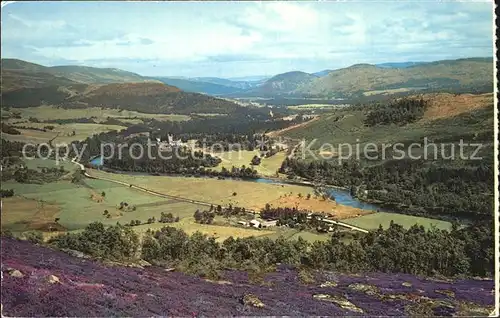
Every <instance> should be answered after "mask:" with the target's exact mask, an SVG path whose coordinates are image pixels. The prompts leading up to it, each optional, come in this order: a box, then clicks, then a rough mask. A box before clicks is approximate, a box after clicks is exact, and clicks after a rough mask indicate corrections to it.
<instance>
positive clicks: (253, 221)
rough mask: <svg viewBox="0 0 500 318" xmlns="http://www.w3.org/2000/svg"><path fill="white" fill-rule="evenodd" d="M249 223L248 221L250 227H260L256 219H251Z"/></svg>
mask: <svg viewBox="0 0 500 318" xmlns="http://www.w3.org/2000/svg"><path fill="white" fill-rule="evenodd" d="M249 223H250V226H252V227H256V228H259V227H260V222H259V221H257V220H252V221H250V222H249Z"/></svg>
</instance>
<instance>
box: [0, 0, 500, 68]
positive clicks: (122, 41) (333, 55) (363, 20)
mask: <svg viewBox="0 0 500 318" xmlns="http://www.w3.org/2000/svg"><path fill="white" fill-rule="evenodd" d="M2 6H3V7H2V13H1V15H2V16H1V26H2V28H1V55H2V57H3V58H7V57H8V58H18V59H22V60H26V61H30V62H34V63H39V64H42V65H46V66H54V65H68V64H75V65H86V66H95V67H112V68H120V69H124V70H127V71H131V72H136V73H139V74H141V75H146V76H186V77H204V76H214V77H225V78H233V77H243V76H252V75H274V74H279V73H284V72H288V71H295V70H299V71H304V72H317V71H321V70H325V69H338V68H342V67H348V66H350V65H353V64H357V63H371V64H376V63H384V62H405V61H436V60H443V59H456V58H465V57H482V56H489V57H492V56H493V39H492V37H493V31H492V30H493V27H492V25H493V22H492V21H493V5H492V2H484V1H483V2H477V1H474V2H473V1H468V2H438V1H425V2H424V1H419V2H417V1H398V2H395V1H385V2H369V1H346V2H325V1H321V2H305V1H304V2H234V1H233V2H121V1H120V2H107V1H106V2H104V1H103V2H80V1H76V2H45V1H43V2H13V3H8V4H7V5H5V6H4V2H2Z"/></svg>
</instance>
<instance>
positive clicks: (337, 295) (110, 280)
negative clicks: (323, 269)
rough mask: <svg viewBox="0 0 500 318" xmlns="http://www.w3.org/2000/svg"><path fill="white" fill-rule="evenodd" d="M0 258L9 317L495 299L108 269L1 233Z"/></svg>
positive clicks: (286, 279) (405, 278) (441, 304)
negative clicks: (258, 283)
mask: <svg viewBox="0 0 500 318" xmlns="http://www.w3.org/2000/svg"><path fill="white" fill-rule="evenodd" d="M1 256H2V305H3V314H4V315H7V316H25V317H26V316H157V315H169V316H194V315H197V316H198V315H204V316H229V315H240V316H241V315H247V316H250V315H259V316H262V315H264V316H269V315H293V316H299V315H300V316H302V315H328V316H336V315H351V316H353V315H369V316H374V315H395V316H402V315H426V316H429V315H431V316H432V315H451V314H462V315H474V316H484V315H487V314H489V313H490V312H491V311H492V310H493V302H494V296H493V293H492V290H493V288H494V283H493V281H491V280H456V281H437V280H430V279H424V278H417V277H415V276H411V275H394V274H392V275H391V274H380V273H378V274H377V273H375V274H366V275H343V274H333V273H328V274H322V275H317V277H316V282H314V283H309V284H307V285H305V284H303V283H301V282H300V280H299V278H298V276H297V274H296V272H295V271H293V270H290V269H287V268H284V267H282V268H281V269H279V270H278V271H277V272H275V273H272V274H269V275H268V276H267V277H266V278H265V283H264V284H262V285H255V284H251V283H249V282H248V274H247V273H245V272H237V271H232V272H226V273H225V274H224V276H225V278H224V281H219V282H210V281H206V280H203V279H201V278H196V277H191V276H187V275H184V274H181V273H177V272H166V271H164V270H163V269H160V268H154V267H147V268H145V269H140V268H130V267H109V266H105V265H103V264H100V263H97V262H95V261H91V260H89V259H83V258H76V257H72V256H69V255H68V254H65V253H63V252H60V251H55V250H51V249H48V248H45V247H39V246H35V245H32V244H31V243H28V242H23V241H16V240H13V239H6V238H2V251H1Z"/></svg>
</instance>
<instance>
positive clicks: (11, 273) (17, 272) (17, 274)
mask: <svg viewBox="0 0 500 318" xmlns="http://www.w3.org/2000/svg"><path fill="white" fill-rule="evenodd" d="M9 275H10V276H12V277H17V278H21V277H24V274H23V273H21V272H20V271H18V270H17V269H13V270H11V271H10V272H9Z"/></svg>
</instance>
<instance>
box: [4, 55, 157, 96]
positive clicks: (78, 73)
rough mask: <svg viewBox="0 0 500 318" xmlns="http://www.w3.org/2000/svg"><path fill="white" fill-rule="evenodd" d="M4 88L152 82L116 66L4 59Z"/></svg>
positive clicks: (7, 89) (8, 89) (5, 89)
mask: <svg viewBox="0 0 500 318" xmlns="http://www.w3.org/2000/svg"><path fill="white" fill-rule="evenodd" d="M1 67H2V79H3V80H2V91H3V92H5V91H10V90H15V89H20V88H36V87H43V86H50V85H71V84H75V83H85V84H92V83H97V84H105V83H131V82H150V81H153V80H151V79H149V78H147V77H144V76H141V75H139V74H136V73H132V72H127V71H124V70H120V69H117V68H97V67H88V66H78V65H63V66H52V67H48V66H43V65H39V64H35V63H31V62H27V61H23V60H19V59H2V65H1Z"/></svg>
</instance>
